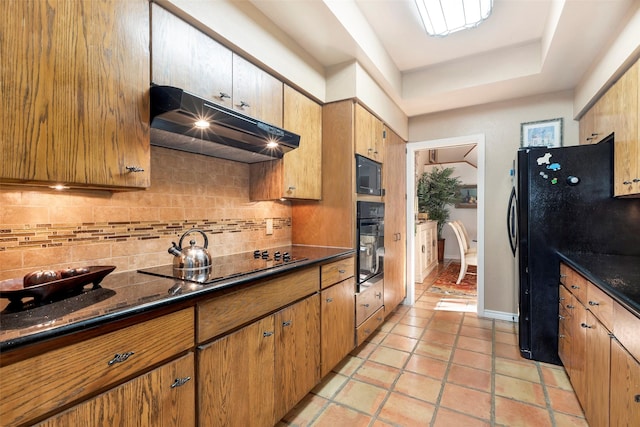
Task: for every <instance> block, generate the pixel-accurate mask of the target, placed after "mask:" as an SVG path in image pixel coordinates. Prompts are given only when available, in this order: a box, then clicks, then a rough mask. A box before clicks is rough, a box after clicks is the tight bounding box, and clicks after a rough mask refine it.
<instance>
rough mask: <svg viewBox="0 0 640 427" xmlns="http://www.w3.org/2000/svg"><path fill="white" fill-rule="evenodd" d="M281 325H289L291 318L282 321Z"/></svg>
mask: <svg viewBox="0 0 640 427" xmlns="http://www.w3.org/2000/svg"><path fill="white" fill-rule="evenodd" d="M282 326H291V320H286V321H284V322H282Z"/></svg>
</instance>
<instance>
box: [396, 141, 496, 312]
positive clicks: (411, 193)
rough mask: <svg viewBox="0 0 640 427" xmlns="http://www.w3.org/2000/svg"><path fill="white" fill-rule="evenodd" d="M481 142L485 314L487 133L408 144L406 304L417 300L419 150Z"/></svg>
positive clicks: (480, 282) (480, 235) (481, 294)
mask: <svg viewBox="0 0 640 427" xmlns="http://www.w3.org/2000/svg"><path fill="white" fill-rule="evenodd" d="M469 144H477V149H478V216H477V221H478V224H477V230H478V276H477V284H478V316H483V315H484V201H485V197H484V165H485V136H484V134H476V135H469V136H461V137H454V138H444V139H434V140H429V141H418V142H410V143H407V167H406V171H407V230H406V233H407V255H408V256H407V270H406V271H407V277H406V280H407V297H406V298H405V301H404V303H405V304H407V305H413V304H414V303H415V283H414V271H415V270H414V269H415V267H414V266H415V251H414V250H413V248H414V247H415V216H414V211H415V206H414V205H415V194H416V188H415V187H416V184H415V163H416V162H415V158H416V152H417V151H421V150H427V149H432V148H443V147H452V146H456V145H469Z"/></svg>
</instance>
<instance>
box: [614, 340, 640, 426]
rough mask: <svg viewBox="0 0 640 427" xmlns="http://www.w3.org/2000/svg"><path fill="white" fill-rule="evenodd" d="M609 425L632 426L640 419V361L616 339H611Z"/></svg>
mask: <svg viewBox="0 0 640 427" xmlns="http://www.w3.org/2000/svg"><path fill="white" fill-rule="evenodd" d="M611 384H615V387H612V388H611V394H610V396H609V417H610V418H609V419H610V422H609V425H611V426H615V427H623V426H629V427H631V426H634V425H637V423H638V420H640V363H638V361H637V360H635V359H634V358H633V356H631V355H630V354H629V352H627V351H626V350H625V348H624V347H623V346H622V345H621V344H620V342H619V341H618V340H615V339H614V340H611Z"/></svg>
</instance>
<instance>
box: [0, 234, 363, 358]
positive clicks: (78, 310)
mask: <svg viewBox="0 0 640 427" xmlns="http://www.w3.org/2000/svg"><path fill="white" fill-rule="evenodd" d="M294 248H295V251H296V254H297V255H298V256H301V257H304V258H306V260H304V261H300V262H296V263H292V264H286V265H283V266H281V267H278V268H276V269H272V270H267V271H261V272H258V273H254V274H248V275H244V276H240V277H234V278H231V279H228V280H223V281H219V282H216V283H215V284H212V285H200V284H196V283H190V282H184V281H180V280H176V279H166V278H160V277H155V276H151V275H148V274H142V273H138V272H135V271H130V272H123V273H117V272H114V273H111V274H110V275H108V276H107V277H106V278H105V279H104V280H103V281H102V283H101V285H100V287H99V288H97V289H90V290H88V289H87V290H83V291H82V292H81V293H79V294H78V295H73V296H68V297H66V298H64V299H60V300H56V301H53V302H49V303H45V304H42V305H40V306H35V305H33V304H30V303H28V302H26V303H25V304H24V305H23V306H19V307H15V306H11V305H9V300H7V299H4V298H2V299H0V352H3V351H8V350H13V349H16V348H19V347H22V346H25V345H29V344H33V343H37V342H40V341H44V340H48V339H51V338H55V337H58V336H62V335H66V334H70V333H74V332H78V331H82V330H85V329H88V328H92V327H95V326H99V325H101V324H105V323H107V322H110V321H115V320H119V319H124V318H126V317H130V316H132V315H136V314H140V313H144V312H146V311H151V310H155V309H159V308H163V307H167V306H169V305H172V304H178V303H181V302H185V301H187V300H190V299H194V298H199V297H211V296H213V295H215V294H216V293H223V292H224V291H227V292H228V290H229V289H230V288H232V287H236V286H239V285H243V284H247V283H250V282H253V281H256V280H263V279H268V278H270V277H272V276H275V275H277V274H281V273H284V272H291V271H294V270H297V269H300V268H303V267H307V266H311V265H315V264H319V263H323V262H326V261H331V260H334V259H339V258H341V257H344V256H348V255H352V254H353V253H354V250H353V249H345V248H328V247H321V246H300V245H295V246H294ZM318 288H319V287H318Z"/></svg>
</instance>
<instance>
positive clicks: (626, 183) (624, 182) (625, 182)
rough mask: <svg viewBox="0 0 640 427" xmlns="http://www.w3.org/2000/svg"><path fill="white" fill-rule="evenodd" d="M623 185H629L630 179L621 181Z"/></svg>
mask: <svg viewBox="0 0 640 427" xmlns="http://www.w3.org/2000/svg"><path fill="white" fill-rule="evenodd" d="M622 183H623V184H624V185H631V181H622Z"/></svg>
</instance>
